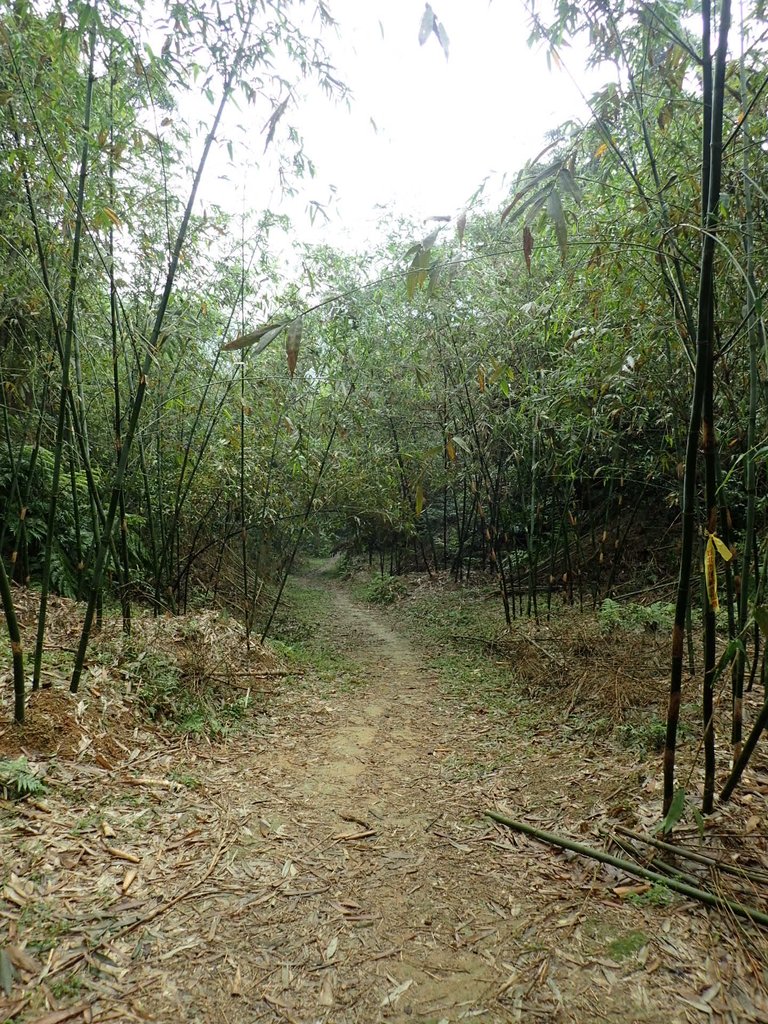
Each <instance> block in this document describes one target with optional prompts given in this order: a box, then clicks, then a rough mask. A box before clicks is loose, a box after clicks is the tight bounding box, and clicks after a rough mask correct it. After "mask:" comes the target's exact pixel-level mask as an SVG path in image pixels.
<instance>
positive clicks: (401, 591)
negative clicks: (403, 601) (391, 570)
mask: <svg viewBox="0 0 768 1024" xmlns="http://www.w3.org/2000/svg"><path fill="white" fill-rule="evenodd" d="M407 592H408V588H407V586H406V584H405V581H404V580H402V579H400V578H399V577H398V576H374V578H373V579H372V580H370V582H369V583H367V584H366V585H365V589H364V590H363V596H364V598H365V600H366V601H369V602H370V603H371V604H394V603H395V601H399V600H400V598H401V597H404V596H405V594H406V593H407Z"/></svg>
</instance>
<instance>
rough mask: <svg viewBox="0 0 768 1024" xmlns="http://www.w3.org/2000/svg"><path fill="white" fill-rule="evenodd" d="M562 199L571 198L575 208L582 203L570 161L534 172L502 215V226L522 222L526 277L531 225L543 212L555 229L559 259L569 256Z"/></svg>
mask: <svg viewBox="0 0 768 1024" xmlns="http://www.w3.org/2000/svg"><path fill="white" fill-rule="evenodd" d="M565 196H568V197H570V198H571V199H572V200H573V201H574V202H575V203H576V205H579V204H580V203H581V198H582V196H581V189H580V187H579V184H578V182H577V181H576V178H575V172H574V166H573V161H572V160H570V159H568V160H566V159H558V160H555V161H554V162H553V163H551V164H548V165H547V166H546V167H544V168H542V169H541V170H539V171H537V172H536V173H535V174H534V176H533V177H532V178H531V179H530V180H529V181H528V182H527V183H526V184H525V185H524V186H523V187H522V188H521V189H519V190H518V191H517V193H516V194H515V196H514V197H513V199H512V201H511V202H510V203H509V204H508V205H507V206H506V207H505V208H504V210H503V211H502V214H501V223H502V224H503V223H504V221H506V220H508V221H509V222H510V224H511V223H514V222H515V221H517V220H520V219H521V218H524V225H525V226H524V234H523V255H524V256H525V262H526V266H527V268H528V271H529V273H530V269H531V263H530V256H531V252H532V251H533V239H532V237H531V234H530V225H531V224H532V223H533V221H534V220H535V218H536V217H537V216H538V215H539V214H540V213H542V212H545V213H546V215H547V217H548V218H549V220H550V222H551V224H552V226H553V227H554V229H555V238H556V239H557V247H558V249H559V250H560V259H561V260H562V262H563V263H565V258H566V256H567V255H568V224H567V220H566V213H565V209H564V207H563V197H565ZM525 232H527V234H526V233H525Z"/></svg>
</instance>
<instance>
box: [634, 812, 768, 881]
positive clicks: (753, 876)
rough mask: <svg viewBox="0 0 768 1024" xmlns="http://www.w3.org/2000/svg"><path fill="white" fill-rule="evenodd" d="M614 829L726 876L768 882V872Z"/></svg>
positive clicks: (649, 837)
mask: <svg viewBox="0 0 768 1024" xmlns="http://www.w3.org/2000/svg"><path fill="white" fill-rule="evenodd" d="M614 829H615V831H616V832H620V833H621V834H622V835H623V836H629V838H630V839H636V840H638V842H641V843H647V844H648V845H649V846H655V847H656V848H657V849H658V850H666V851H667V852H668V853H675V854H677V856H679V857H683V858H684V859H685V860H690V861H693V862H694V863H695V864H706V865H707V866H708V867H713V868H717V870H718V871H723V872H724V873H725V874H728V875H735V876H737V877H738V878H748V879H749V880H750V881H752V882H768V872H765V871H750V870H749V869H748V868H739V867H736V866H735V865H733V864H726V863H724V862H723V861H721V860H718V859H717V858H716V857H709V856H707V854H705V853H699V852H698V851H696V850H686V848H685V847H684V846H675V844H674V843H665V842H664V840H663V839H657V838H656V837H655V836H647V835H643V834H641V833H640V832H633V831H632V829H629V828H625V827H624V826H623V825H614Z"/></svg>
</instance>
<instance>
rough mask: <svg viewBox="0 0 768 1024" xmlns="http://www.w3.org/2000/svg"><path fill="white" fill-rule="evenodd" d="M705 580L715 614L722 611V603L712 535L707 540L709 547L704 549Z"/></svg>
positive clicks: (708, 597) (710, 604) (710, 603)
mask: <svg viewBox="0 0 768 1024" xmlns="http://www.w3.org/2000/svg"><path fill="white" fill-rule="evenodd" d="M704 580H705V582H706V585H707V599H708V600H709V606H710V608H711V609H712V611H713V612H719V611H720V602H719V600H718V597H717V566H716V565H715V545H714V543H713V541H712V534H711V533H710V535H709V537H708V538H707V546H706V548H705V549H704Z"/></svg>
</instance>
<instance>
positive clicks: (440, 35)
mask: <svg viewBox="0 0 768 1024" xmlns="http://www.w3.org/2000/svg"><path fill="white" fill-rule="evenodd" d="M433 27H434V32H435V35H436V36H437V41H438V43H440V45H441V46H442V48H443V53H444V54H445V59H446V60H448V56H449V49H450V45H451V44H450V40H449V39H448V33H447V32H446V31H445V25H443V23H442V22H441V21H438V20H437V18H435V24H434V26H433Z"/></svg>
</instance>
